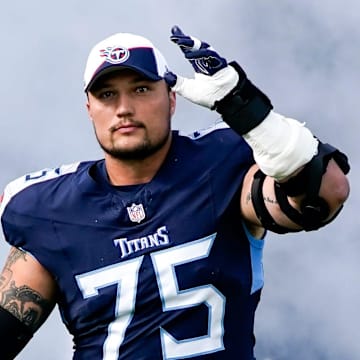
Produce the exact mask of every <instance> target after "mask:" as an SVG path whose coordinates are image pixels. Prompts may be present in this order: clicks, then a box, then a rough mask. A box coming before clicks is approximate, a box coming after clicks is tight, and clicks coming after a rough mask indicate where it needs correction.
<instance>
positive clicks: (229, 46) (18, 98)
mask: <svg viewBox="0 0 360 360" xmlns="http://www.w3.org/2000/svg"><path fill="white" fill-rule="evenodd" d="M359 23H360V3H359V2H358V1H357V0H343V1H336V0H318V1H310V0H302V1H292V0H277V1H276V2H275V1H271V2H270V1H261V0H251V1H250V0H248V1H245V0H222V1H221V2H218V1H204V0H198V1H191V2H190V1H186V0H184V1H182V2H180V1H173V0H157V1H140V0H132V1H114V0H108V1H106V2H101V3H100V2H95V1H85V0H62V1H56V2H52V1H45V0H32V1H29V2H25V1H22V2H20V1H11V2H4V3H3V4H2V6H1V12H0V34H1V35H0V38H1V48H2V49H1V57H0V68H1V69H2V70H1V86H0V104H1V120H0V133H1V145H0V146H1V147H0V149H1V151H0V166H1V169H2V170H1V171H0V188H1V189H2V188H4V186H5V185H6V184H7V183H8V182H9V181H11V180H12V179H14V178H16V177H19V176H21V175H23V174H25V173H28V172H31V171H35V170H39V169H42V168H44V167H56V166H58V165H60V164H66V163H72V162H75V161H78V160H89V159H96V158H99V157H101V156H102V155H101V151H100V149H99V147H98V145H97V142H96V140H95V137H94V135H93V130H92V126H91V124H90V122H89V120H88V118H87V113H86V109H85V100H86V98H85V95H84V93H83V90H82V76H83V71H84V66H85V62H86V58H87V55H88V52H89V50H90V48H91V47H92V46H93V45H94V44H95V43H97V42H98V41H100V40H102V39H103V38H104V37H106V36H108V35H111V34H112V33H115V32H133V33H137V34H140V35H144V36H146V37H148V38H149V39H151V40H152V41H153V42H154V43H155V45H156V46H157V47H159V48H160V49H161V51H162V52H163V54H164V55H165V57H166V58H167V60H168V63H169V64H170V67H171V70H172V71H173V72H176V73H179V74H182V75H185V76H192V70H191V67H190V65H189V64H188V63H187V62H186V61H185V60H184V58H183V56H182V55H181V53H180V51H179V49H177V48H176V46H175V45H174V44H172V43H171V42H170V41H169V35H170V28H171V26H172V25H174V24H177V25H179V26H181V27H182V29H183V30H184V31H185V32H186V33H189V34H192V35H195V36H197V37H199V38H201V39H204V40H206V41H208V42H210V43H211V44H212V45H213V47H214V48H215V49H217V50H218V52H219V53H220V54H221V55H223V56H225V57H226V58H227V59H229V60H233V59H236V60H237V61H238V62H239V63H240V64H241V65H242V66H243V67H244V69H245V70H246V72H247V74H248V76H249V78H250V79H251V80H252V81H253V82H254V83H255V84H256V85H258V86H259V87H260V88H261V89H262V90H263V91H264V92H265V93H266V94H267V95H268V96H269V97H270V98H271V100H272V102H273V104H274V105H275V109H276V110H277V111H278V112H280V113H283V114H286V115H288V116H290V117H294V118H296V119H298V120H301V121H305V122H306V123H307V125H308V126H309V127H310V128H311V130H312V131H313V133H314V134H316V135H317V136H319V137H320V138H321V139H322V140H323V141H325V142H329V143H331V144H333V145H335V146H337V147H339V148H340V149H341V150H342V151H344V152H345V153H347V154H348V155H349V158H350V162H351V165H352V170H351V173H350V176H349V178H350V181H351V185H352V192H351V196H350V198H349V200H348V202H347V204H346V206H345V208H344V210H343V212H342V213H341V215H340V216H339V217H338V218H337V219H336V220H335V222H333V223H332V224H330V225H329V226H328V227H326V228H324V229H322V230H320V231H318V232H311V233H301V234H296V235H285V236H284V235H276V234H270V235H269V236H268V237H267V240H266V246H265V257H264V268H265V287H264V291H263V296H262V301H261V303H260V306H259V310H258V312H257V317H256V337H257V346H256V356H257V359H258V360H284V359H286V360H289V359H291V360H300V359H301V360H304V359H306V360H307V359H310V360H339V359H341V360H354V359H360V341H359V339H360V331H359V322H360V316H359V299H360V285H359V273H360V265H359V262H358V256H359V254H360V244H359V243H358V241H359V240H358V238H357V236H358V231H357V230H358V228H359V225H358V222H359V218H358V217H357V215H356V213H357V212H358V211H359V205H358V204H359V196H360V191H359V188H358V187H357V180H356V179H358V180H359V179H360V174H359V140H358V134H359V119H358V117H359V113H360V110H359V83H360V71H359V60H360V27H359V25H358V24H359ZM217 118H218V116H217V115H216V113H213V112H210V111H208V110H206V109H202V108H199V107H197V106H195V105H193V104H191V103H188V102H186V101H185V100H183V99H180V98H178V106H177V113H176V115H175V116H174V118H173V128H177V129H181V130H183V131H186V132H190V131H192V130H195V129H199V128H203V127H206V126H208V125H210V124H212V123H213V122H214V121H216V120H217ZM7 252H8V245H7V244H6V243H5V241H4V240H3V238H2V237H1V241H0V261H1V263H3V261H4V260H5V258H6V255H7ZM71 354H72V342H71V338H70V336H69V335H68V334H67V333H66V330H65V327H64V326H63V324H62V323H61V320H60V317H59V314H58V311H57V309H56V310H55V311H54V312H53V314H52V315H51V317H50V318H49V320H48V321H47V323H46V324H45V325H44V326H43V327H42V328H41V329H40V330H39V331H38V332H37V333H36V334H35V336H34V339H33V340H32V342H31V343H30V344H29V345H28V347H27V348H26V349H25V350H24V351H23V352H22V353H21V355H19V356H18V359H19V360H34V359H44V360H47V359H49V360H66V359H71V356H72V355H71Z"/></svg>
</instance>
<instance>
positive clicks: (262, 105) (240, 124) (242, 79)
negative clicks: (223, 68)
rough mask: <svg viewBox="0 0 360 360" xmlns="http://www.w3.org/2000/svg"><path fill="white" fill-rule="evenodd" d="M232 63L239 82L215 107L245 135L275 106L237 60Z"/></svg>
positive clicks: (239, 132) (231, 124) (230, 123)
mask: <svg viewBox="0 0 360 360" xmlns="http://www.w3.org/2000/svg"><path fill="white" fill-rule="evenodd" d="M229 65H231V66H232V67H233V68H234V69H235V70H236V71H237V73H238V74H239V82H238V84H237V85H236V86H235V88H234V89H233V90H232V91H231V92H230V93H229V94H228V95H226V96H225V97H224V98H223V99H222V100H220V101H217V102H216V103H215V105H214V109H215V110H216V111H217V112H218V113H219V114H221V115H222V117H223V120H224V121H225V122H226V123H227V124H228V125H229V126H230V127H231V128H232V129H233V130H234V131H236V132H237V133H238V134H240V135H244V134H246V133H247V132H249V131H250V130H252V129H253V128H255V127H256V126H257V125H259V124H260V123H261V122H262V121H263V120H264V119H265V117H266V116H267V115H268V114H269V112H270V110H271V109H272V108H273V106H272V104H271V102H270V99H269V98H268V97H267V96H266V95H265V94H264V93H263V92H262V91H260V90H259V89H258V88H257V87H256V86H255V85H253V84H252V83H251V81H250V80H249V79H248V78H247V77H246V74H245V72H244V70H243V69H242V68H241V67H240V65H239V64H237V63H236V62H234V61H233V62H231V63H230V64H229Z"/></svg>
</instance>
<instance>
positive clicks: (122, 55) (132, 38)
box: [84, 33, 168, 92]
mask: <svg viewBox="0 0 360 360" xmlns="http://www.w3.org/2000/svg"><path fill="white" fill-rule="evenodd" d="M120 68H129V69H133V70H135V71H138V72H139V73H141V74H143V75H144V76H146V77H147V78H149V79H151V80H154V81H157V80H161V79H163V75H164V74H165V72H166V71H167V70H168V67H167V64H166V60H165V58H164V56H163V55H162V54H161V52H160V51H159V50H158V49H157V48H156V47H155V46H154V45H153V44H152V42H151V41H149V40H148V39H146V38H144V37H142V36H139V35H134V34H129V33H118V34H114V35H111V36H110V37H108V38H106V39H104V40H102V41H100V42H99V43H98V44H96V45H95V46H94V47H93V48H92V50H91V51H90V54H89V57H88V60H87V63H86V68H85V73H84V90H85V92H87V91H88V90H89V89H90V87H91V86H92V85H93V84H94V82H95V81H96V80H97V79H98V78H99V77H100V75H104V74H105V73H109V72H111V71H114V70H118V69H120Z"/></svg>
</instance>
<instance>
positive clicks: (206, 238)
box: [1, 123, 264, 360]
mask: <svg viewBox="0 0 360 360" xmlns="http://www.w3.org/2000/svg"><path fill="white" fill-rule="evenodd" d="M253 163H254V160H253V158H252V154H251V151H250V148H249V147H248V146H247V145H246V143H245V142H244V141H243V140H242V139H241V138H240V137H239V136H238V135H236V134H235V133H234V132H233V131H232V130H231V129H229V128H228V127H227V126H225V125H223V124H222V123H220V124H217V125H216V126H214V127H212V128H211V129H208V130H207V131H204V132H198V133H196V134H194V136H185V135H184V134H182V133H179V132H177V131H174V132H173V142H172V146H171V149H170V151H169V154H168V156H167V158H166V161H165V162H164V164H163V165H162V167H161V168H160V170H159V171H158V173H157V174H156V176H155V177H154V178H153V179H152V181H150V182H149V183H146V184H141V185H134V186H125V187H114V186H111V185H110V184H109V183H108V180H107V175H106V171H105V165H104V161H103V160H98V161H88V162H80V163H76V164H72V165H68V166H61V167H59V168H57V169H44V170H41V171H39V172H36V173H32V174H29V175H27V176H24V177H21V178H19V179H17V180H15V181H13V182H11V183H10V184H9V185H8V186H7V187H6V189H5V193H4V199H3V202H2V205H1V221H2V227H3V232H4V236H5V238H6V240H7V241H8V242H9V244H11V245H13V246H16V247H19V248H22V249H24V250H25V251H27V252H29V253H30V254H31V255H32V256H33V257H35V258H36V259H37V260H38V261H39V262H40V263H41V264H42V265H43V266H44V267H45V268H46V269H48V271H50V272H51V274H52V275H53V276H54V279H56V282H57V285H58V288H59V298H58V305H59V309H60V312H61V316H62V319H63V322H64V324H65V325H66V327H67V329H68V330H69V332H70V333H71V334H72V335H73V339H74V349H75V350H74V359H75V360H85V359H86V360H88V359H103V360H119V359H120V360H135V359H136V360H165V359H198V360H210V359H216V360H224V359H227V360H229V359H231V360H233V359H242V360H250V359H253V347H254V336H253V326H254V313H255V309H256V307H257V304H258V301H259V298H260V292H261V288H262V286H263V273H262V248H263V243H264V242H263V240H256V239H254V238H253V237H251V235H250V234H249V233H248V231H247V229H246V227H245V226H244V224H242V223H241V217H240V209H239V206H240V205H239V204H240V202H239V195H240V193H239V192H240V188H241V184H242V181H243V178H244V175H245V173H246V171H247V170H248V168H249V167H250V166H251V165H252V164H253Z"/></svg>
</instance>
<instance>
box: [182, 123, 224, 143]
mask: <svg viewBox="0 0 360 360" xmlns="http://www.w3.org/2000/svg"><path fill="white" fill-rule="evenodd" d="M229 128H230V126H229V125H228V124H226V123H225V122H224V121H222V120H220V121H217V122H215V124H213V125H211V126H209V127H207V128H205V129H201V130H197V131H194V132H192V133H190V134H189V133H185V132H184V131H181V130H180V131H179V135H180V136H185V137H188V138H190V139H193V140H196V139H200V138H202V137H204V136H206V135H208V134H210V133H212V132H213V131H216V130H220V129H229Z"/></svg>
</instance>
